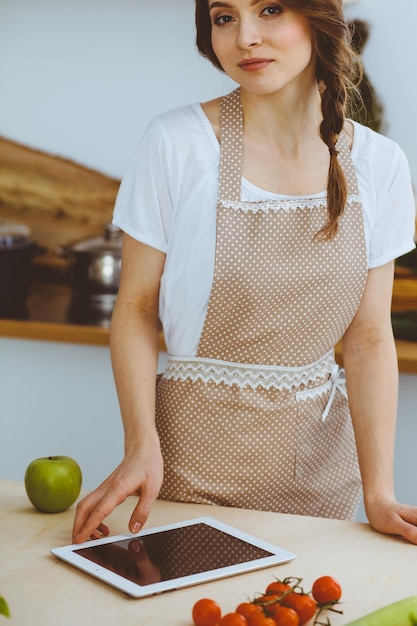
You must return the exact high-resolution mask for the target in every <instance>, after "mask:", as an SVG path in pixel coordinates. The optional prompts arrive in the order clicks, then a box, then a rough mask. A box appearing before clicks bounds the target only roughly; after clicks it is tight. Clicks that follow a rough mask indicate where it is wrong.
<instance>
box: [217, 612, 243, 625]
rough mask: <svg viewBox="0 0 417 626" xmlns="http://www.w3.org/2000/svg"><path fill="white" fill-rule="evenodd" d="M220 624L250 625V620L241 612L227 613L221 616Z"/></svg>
mask: <svg viewBox="0 0 417 626" xmlns="http://www.w3.org/2000/svg"><path fill="white" fill-rule="evenodd" d="M219 626H248V621H247V619H246V617H243V615H240V614H239V613H226V615H224V616H223V617H222V618H221V620H220V622H219Z"/></svg>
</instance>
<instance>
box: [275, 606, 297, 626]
mask: <svg viewBox="0 0 417 626" xmlns="http://www.w3.org/2000/svg"><path fill="white" fill-rule="evenodd" d="M271 617H272V619H273V620H274V622H275V625H276V626H298V625H299V623H300V620H299V617H298V615H297V613H296V612H295V611H294V609H290V608H289V607H288V606H281V605H280V604H278V605H277V606H276V607H275V608H274V610H273V613H272V615H271Z"/></svg>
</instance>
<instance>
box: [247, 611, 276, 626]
mask: <svg viewBox="0 0 417 626" xmlns="http://www.w3.org/2000/svg"><path fill="white" fill-rule="evenodd" d="M249 626H276V624H275V622H274V620H273V619H272V618H271V617H266V615H263V614H259V615H251V617H250V618H249Z"/></svg>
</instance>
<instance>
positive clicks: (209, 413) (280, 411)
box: [157, 90, 367, 519]
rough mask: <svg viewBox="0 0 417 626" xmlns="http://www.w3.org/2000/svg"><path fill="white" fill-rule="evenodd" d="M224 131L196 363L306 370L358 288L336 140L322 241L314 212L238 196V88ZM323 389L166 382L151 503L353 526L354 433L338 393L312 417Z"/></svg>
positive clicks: (342, 321)
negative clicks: (335, 183) (339, 194)
mask: <svg viewBox="0 0 417 626" xmlns="http://www.w3.org/2000/svg"><path fill="white" fill-rule="evenodd" d="M221 127H222V131H221V158H220V192H219V202H218V208H217V235H216V262H215V271H214V279H213V285H212V291H211V296H210V301H209V306H208V311H207V316H206V320H205V323H204V327H203V332H202V336H201V338H200V343H199V347H198V352H197V357H198V358H199V359H200V360H202V361H204V360H205V359H207V360H208V361H209V360H211V359H214V360H219V361H223V362H231V363H244V364H252V365H254V367H259V366H260V365H267V366H280V367H282V366H285V367H289V368H290V367H304V366H305V367H308V365H309V364H311V363H312V362H314V361H316V360H318V359H320V358H321V357H322V356H323V355H324V354H325V353H327V352H328V351H329V350H331V349H332V348H333V346H334V345H335V344H336V343H337V342H338V341H339V339H340V338H341V336H342V335H343V333H344V332H345V330H346V328H347V327H348V326H349V324H350V322H351V320H352V318H353V316H354V314H355V312H356V310H357V308H358V306H359V303H360V299H361V296H362V292H363V288H364V285H365V281H366V274H367V268H366V248H365V238H364V229H363V218H362V210H361V206H360V203H359V202H358V199H357V193H358V191H357V185H356V177H355V173H354V170H353V165H352V162H351V158H350V152H349V148H348V144H347V141H346V138H345V137H344V135H343V134H342V135H341V137H340V140H339V144H338V149H339V150H340V155H339V157H338V158H339V159H340V160H341V163H342V166H343V167H344V171H345V173H346V177H347V180H348V185H349V195H350V199H351V201H350V202H349V203H348V204H347V206H346V209H345V212H344V214H343V216H342V218H341V219H340V222H339V230H338V234H337V235H336V237H335V238H334V239H332V240H331V241H330V242H319V241H316V240H315V239H314V235H315V234H316V233H317V232H318V231H319V230H320V228H321V227H322V225H323V224H324V223H325V221H326V219H327V211H326V206H325V205H323V206H321V205H320V204H317V201H313V200H312V202H311V207H306V206H305V204H303V205H302V206H300V207H295V208H294V206H293V201H292V204H291V207H290V206H287V205H286V204H285V201H280V202H276V203H275V204H274V203H272V204H273V206H271V203H270V202H268V204H267V205H266V203H260V204H254V203H252V204H251V203H242V202H241V200H240V189H241V164H242V146H243V113H242V107H241V102H240V92H239V90H236V91H234V92H233V93H232V94H230V95H229V96H227V97H226V98H224V99H223V101H222V107H221ZM327 381H328V376H327V377H324V378H322V379H315V380H311V381H310V382H309V383H308V384H307V385H303V387H302V388H300V387H297V386H296V385H294V389H289V390H282V389H277V388H271V389H265V388H262V387H259V388H255V389H254V388H252V387H250V386H247V387H245V386H243V387H242V386H239V385H233V384H229V385H226V384H224V383H216V382H205V381H202V380H197V379H195V380H192V379H185V380H175V379H172V378H164V377H163V378H162V380H160V382H159V384H158V387H157V427H158V431H159V434H160V437H161V445H162V451H163V455H164V462H165V475H164V484H163V486H162V490H161V494H160V495H161V497H162V498H166V499H173V500H182V501H188V502H203V503H213V504H221V505H225V506H235V507H240V508H254V509H262V510H273V511H280V512H284V513H295V514H302V515H314V516H323V517H334V518H341V519H352V518H353V517H354V515H355V512H356V509H357V506H358V504H359V500H360V493H361V483H360V475H359V470H358V464H357V458H356V449H355V444H354V437H353V431H352V425H351V420H350V415H349V409H348V403H347V400H346V399H345V398H344V397H343V395H342V394H340V393H339V392H336V397H335V400H334V402H333V404H332V406H331V410H330V413H329V415H328V417H327V419H326V420H325V421H323V420H322V418H321V416H322V414H323V411H324V408H325V407H326V405H327V402H328V399H329V393H330V392H329V389H328V388H329V385H326V383H327ZM321 387H326V389H325V391H323V393H321ZM312 389H313V390H314V392H315V393H309V392H310V391H311V390H312ZM316 391H317V393H316Z"/></svg>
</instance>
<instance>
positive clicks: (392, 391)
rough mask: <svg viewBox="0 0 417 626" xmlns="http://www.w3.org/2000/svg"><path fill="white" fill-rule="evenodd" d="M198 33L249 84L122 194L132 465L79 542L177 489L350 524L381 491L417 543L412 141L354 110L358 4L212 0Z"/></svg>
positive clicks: (164, 146) (149, 150)
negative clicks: (402, 288)
mask: <svg viewBox="0 0 417 626" xmlns="http://www.w3.org/2000/svg"><path fill="white" fill-rule="evenodd" d="M196 23H197V44H198V47H199V50H200V52H201V53H202V54H203V55H204V56H206V57H207V58H209V59H210V60H211V61H212V63H214V65H215V66H216V67H218V68H219V69H221V70H222V71H224V72H225V73H226V74H228V75H229V76H230V77H231V78H232V79H233V80H234V81H236V83H237V84H238V85H239V88H238V89H236V90H235V91H233V93H232V94H230V95H229V96H227V97H225V98H222V99H217V100H213V101H210V102H207V103H205V104H203V105H197V104H196V105H191V106H188V107H182V108H180V109H176V110H174V111H169V112H167V113H165V114H163V115H161V116H158V117H157V118H156V119H155V120H153V122H152V123H151V124H150V126H149V128H148V130H147V131H146V133H145V135H144V137H143V138H142V141H141V143H140V145H139V149H138V153H137V155H136V157H135V159H134V161H133V163H132V166H131V168H130V170H129V171H128V172H127V174H126V176H125V178H124V180H123V183H122V185H121V189H120V193H119V196H118V200H117V203H116V208H115V214H114V221H115V223H116V224H118V225H119V226H120V227H121V228H122V229H123V230H124V232H125V235H124V243H123V265H122V267H123V271H122V277H121V284H120V292H119V297H118V300H117V304H116V306H115V310H114V315H113V320H112V327H111V354H112V361H113V367H114V375H115V381H116V386H117V391H118V395H119V401H120V407H121V413H122V419H123V424H124V431H125V456H124V459H123V461H122V462H121V464H120V465H119V467H118V468H117V469H116V470H115V471H114V472H113V473H112V474H111V476H109V477H108V478H107V479H106V480H105V481H104V482H103V484H102V485H100V486H99V487H98V488H97V489H96V490H95V491H94V492H92V493H91V494H89V495H88V496H87V497H86V498H84V499H83V500H82V501H81V503H80V504H79V505H78V507H77V513H76V518H75V522H74V541H75V542H81V541H84V540H86V539H87V538H88V537H90V536H91V537H93V538H97V537H100V536H101V535H102V534H104V535H106V534H108V532H109V529H108V528H107V526H106V525H105V524H104V523H103V520H104V518H105V517H106V516H107V515H108V514H109V513H110V512H111V511H112V510H113V509H114V508H115V507H116V506H117V505H118V504H119V503H121V502H122V501H124V500H125V499H126V497H127V496H129V495H137V496H139V501H138V504H137V506H136V508H135V510H134V511H133V514H132V517H131V520H130V523H129V528H130V530H131V532H133V533H136V532H138V531H139V530H140V529H141V528H142V526H143V524H144V523H145V522H146V519H147V517H148V515H149V512H150V509H151V507H152V504H153V502H154V500H155V499H156V498H157V497H158V494H159V495H160V497H162V498H165V499H174V500H182V501H185V502H190V501H192V502H203V503H216V504H221V505H228V506H236V507H243V508H258V509H266V510H275V511H281V512H288V513H295V514H305V515H319V516H325V517H336V518H344V519H352V518H354V516H355V513H356V509H357V506H358V503H359V499H360V495H361V489H362V485H363V493H364V499H365V507H366V512H367V515H368V519H369V521H370V524H371V525H372V526H373V528H375V529H376V530H379V531H381V532H384V533H391V534H398V535H402V536H403V537H405V538H407V539H408V540H409V541H411V542H413V543H417V528H416V524H417V508H413V507H410V506H406V505H402V504H399V503H397V502H396V500H395V496H394V490H393V478H392V465H393V441H394V429H395V414H396V401H397V377H398V374H397V367H396V354H395V344H394V341H393V336H392V330H391V323H390V302H391V293H392V284H393V267H394V258H395V257H397V256H398V255H401V254H404V253H406V252H408V251H409V250H411V249H412V248H413V247H414V243H413V233H414V206H413V196H412V191H411V184H410V177H409V171H408V165H407V163H406V160H405V158H404V155H403V153H402V152H401V150H400V149H399V148H398V146H397V145H396V144H394V143H393V142H392V141H390V140H388V139H386V138H383V137H381V136H379V135H377V134H376V133H373V132H372V131H370V130H369V129H366V128H365V127H362V126H360V125H359V124H355V123H353V122H351V121H349V120H347V119H346V118H345V108H346V97H347V89H348V88H349V87H350V86H351V85H350V79H351V77H352V75H353V73H354V70H355V67H356V66H355V57H354V53H353V51H352V49H351V47H350V41H349V36H348V30H347V27H346V24H345V21H344V18H343V11H342V2H341V0H312V1H311V2H309V3H305V2H303V1H302V0H269V1H266V0H258V1H256V2H254V1H253V0H226V1H224V0H221V1H217V0H196ZM216 204H217V207H216ZM159 317H160V319H161V320H162V323H163V327H164V333H165V339H166V343H167V347H168V351H169V354H170V359H169V363H168V366H167V369H166V371H165V373H164V375H163V377H162V379H161V380H160V381H159V382H158V385H157V390H156V395H155V375H156V368H157V355H158V319H159ZM340 339H342V340H343V355H344V365H345V371H346V384H347V391H348V393H349V403H348V401H347V392H346V385H345V380H344V374H343V371H340V370H339V369H338V367H337V365H335V363H334V353H333V347H334V345H335V344H336V343H337V342H338V341H339V340H340ZM155 407H156V409H155ZM349 407H350V413H351V417H350V413H349ZM352 423H353V428H352ZM355 440H356V445H355ZM358 459H359V463H358ZM163 465H164V470H163Z"/></svg>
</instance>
